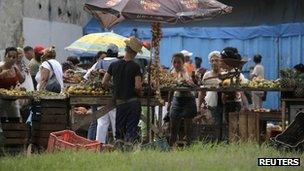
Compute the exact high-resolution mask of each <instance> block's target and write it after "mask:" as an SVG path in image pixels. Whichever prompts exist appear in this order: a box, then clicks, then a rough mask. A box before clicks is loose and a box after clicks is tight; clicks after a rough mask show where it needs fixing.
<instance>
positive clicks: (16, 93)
mask: <svg viewBox="0 0 304 171" xmlns="http://www.w3.org/2000/svg"><path fill="white" fill-rule="evenodd" d="M0 95H1V96H11V97H26V96H31V97H34V98H40V97H58V96H64V94H61V93H54V92H49V91H26V90H25V89H23V88H21V89H10V90H7V89H3V88H0Z"/></svg>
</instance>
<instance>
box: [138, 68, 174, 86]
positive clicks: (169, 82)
mask: <svg viewBox="0 0 304 171" xmlns="http://www.w3.org/2000/svg"><path fill="white" fill-rule="evenodd" d="M156 79H159V80H161V83H160V85H159V87H160V88H168V87H173V85H174V84H176V81H175V78H174V77H173V76H172V75H171V74H170V73H169V72H167V71H166V70H165V69H162V68H160V69H158V68H157V67H156V66H155V65H151V86H152V89H154V90H155V89H156V88H157V84H156V81H155V80H156ZM144 85H148V74H146V75H145V77H144Z"/></svg>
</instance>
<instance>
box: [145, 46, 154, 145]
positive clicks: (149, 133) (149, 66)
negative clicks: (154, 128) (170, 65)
mask: <svg viewBox="0 0 304 171" xmlns="http://www.w3.org/2000/svg"><path fill="white" fill-rule="evenodd" d="M152 56H153V47H152V48H151V51H150V59H149V65H148V95H147V121H146V124H147V135H148V137H147V138H148V140H149V142H151V130H150V120H151V119H150V106H151V91H152V89H151V65H152Z"/></svg>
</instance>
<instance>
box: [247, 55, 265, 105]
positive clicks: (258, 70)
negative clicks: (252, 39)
mask: <svg viewBox="0 0 304 171" xmlns="http://www.w3.org/2000/svg"><path fill="white" fill-rule="evenodd" d="M253 61H254V63H255V66H254V68H253V71H252V73H251V74H250V78H251V79H264V67H263V65H261V61H262V56H261V55H259V54H257V55H254V57H253ZM263 96H264V92H263V91H253V92H252V106H253V109H259V108H262V107H263V99H262V98H263Z"/></svg>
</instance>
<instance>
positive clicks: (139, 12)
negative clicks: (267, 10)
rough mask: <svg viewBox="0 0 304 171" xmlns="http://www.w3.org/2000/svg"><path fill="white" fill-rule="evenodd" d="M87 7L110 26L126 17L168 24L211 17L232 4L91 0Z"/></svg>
mask: <svg viewBox="0 0 304 171" xmlns="http://www.w3.org/2000/svg"><path fill="white" fill-rule="evenodd" d="M85 10H86V11H88V12H89V13H91V14H92V15H93V16H95V17H96V18H98V19H99V21H100V22H101V24H102V25H103V26H104V27H106V28H110V27H112V26H113V25H114V24H116V23H118V22H120V21H122V20H124V19H132V20H139V21H156V22H166V23H176V22H187V21H193V20H200V19H210V18H213V17H215V16H216V15H219V14H225V13H229V12H231V10H232V7H229V6H227V5H224V4H222V3H220V2H218V1H216V0H91V1H89V2H87V3H86V4H85Z"/></svg>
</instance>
